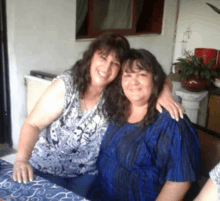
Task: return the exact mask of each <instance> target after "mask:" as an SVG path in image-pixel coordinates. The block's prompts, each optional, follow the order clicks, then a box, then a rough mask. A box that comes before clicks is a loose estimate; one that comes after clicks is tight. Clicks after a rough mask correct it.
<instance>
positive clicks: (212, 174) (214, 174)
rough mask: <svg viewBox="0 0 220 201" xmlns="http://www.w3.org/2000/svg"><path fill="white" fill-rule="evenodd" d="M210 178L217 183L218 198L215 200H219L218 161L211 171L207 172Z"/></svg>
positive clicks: (219, 172) (219, 177)
mask: <svg viewBox="0 0 220 201" xmlns="http://www.w3.org/2000/svg"><path fill="white" fill-rule="evenodd" d="M209 175H210V178H211V179H212V181H213V182H214V183H215V184H216V185H218V198H216V201H217V200H220V163H218V164H217V165H216V166H215V167H214V168H213V169H212V171H211V172H210V173H209Z"/></svg>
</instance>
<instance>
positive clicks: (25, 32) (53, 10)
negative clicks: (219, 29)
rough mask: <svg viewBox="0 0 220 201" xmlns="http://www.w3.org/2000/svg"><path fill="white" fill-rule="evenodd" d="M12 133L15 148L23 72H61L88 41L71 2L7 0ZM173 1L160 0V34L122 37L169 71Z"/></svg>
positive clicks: (20, 119) (23, 91) (22, 108)
mask: <svg viewBox="0 0 220 201" xmlns="http://www.w3.org/2000/svg"><path fill="white" fill-rule="evenodd" d="M6 3H7V22H8V47H9V71H10V88H11V111H12V114H11V115H12V136H13V144H14V147H15V148H17V145H18V137H19V130H20V128H21V126H22V123H23V121H24V119H25V117H26V88H25V84H24V75H27V74H29V72H30V70H41V71H44V72H48V73H53V74H60V73H61V72H63V71H64V70H66V69H68V68H69V67H70V66H71V65H72V64H73V63H74V62H75V61H76V60H77V59H79V58H80V56H81V53H82V52H83V51H84V50H85V48H86V47H87V45H88V44H89V42H90V41H91V40H79V41H76V40H75V15H76V11H75V10H76V0H19V1H18V0H6ZM176 8H177V3H176V1H174V0H165V11H164V19H163V21H164V25H163V33H162V35H142V36H135V37H134V36H130V37H127V38H128V39H129V42H130V44H131V47H135V48H146V49H148V50H150V51H151V52H152V53H154V54H155V55H156V57H157V58H158V60H159V61H160V62H161V64H162V65H163V67H164V70H165V72H166V73H167V74H168V73H169V72H170V69H171V63H172V58H173V55H172V53H173V45H174V32H175V31H174V30H175V19H176V10H177V9H176Z"/></svg>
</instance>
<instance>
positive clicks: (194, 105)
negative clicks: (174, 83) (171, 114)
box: [175, 88, 208, 124]
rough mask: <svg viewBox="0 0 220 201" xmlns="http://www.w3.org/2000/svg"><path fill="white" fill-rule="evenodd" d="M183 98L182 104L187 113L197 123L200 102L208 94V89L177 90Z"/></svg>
mask: <svg viewBox="0 0 220 201" xmlns="http://www.w3.org/2000/svg"><path fill="white" fill-rule="evenodd" d="M175 92H176V95H177V96H180V97H181V98H182V106H183V108H184V110H185V113H186V114H187V116H188V117H189V119H190V120H191V121H192V122H193V123H195V124H196V123H197V118H198V111H199V103H200V101H201V100H202V99H203V98H205V97H206V96H207V94H208V91H201V92H190V91H187V90H185V89H183V88H181V89H178V90H176V91H175Z"/></svg>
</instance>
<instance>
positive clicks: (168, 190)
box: [156, 181, 191, 201]
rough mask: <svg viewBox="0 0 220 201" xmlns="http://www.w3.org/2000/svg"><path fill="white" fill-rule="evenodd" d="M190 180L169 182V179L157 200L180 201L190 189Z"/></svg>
mask: <svg viewBox="0 0 220 201" xmlns="http://www.w3.org/2000/svg"><path fill="white" fill-rule="evenodd" d="M190 185H191V184H190V182H169V181H167V182H166V183H165V184H164V186H163V188H162V190H161V192H160V194H159V195H158V197H157V199H156V201H170V200H172V201H180V200H182V199H183V198H184V196H185V194H186V192H187V191H188V190H189V187H190Z"/></svg>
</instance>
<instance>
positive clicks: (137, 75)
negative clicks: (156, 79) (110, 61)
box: [121, 60, 153, 106]
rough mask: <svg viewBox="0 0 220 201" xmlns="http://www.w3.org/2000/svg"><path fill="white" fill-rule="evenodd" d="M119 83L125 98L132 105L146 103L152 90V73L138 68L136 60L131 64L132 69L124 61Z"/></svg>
mask: <svg viewBox="0 0 220 201" xmlns="http://www.w3.org/2000/svg"><path fill="white" fill-rule="evenodd" d="M121 85H122V89H123V92H124V94H125V96H126V97H127V99H128V100H129V101H130V102H131V104H134V105H139V106H143V105H147V104H148V100H149V99H150V97H151V94H152V92H153V75H152V73H150V72H148V71H146V70H144V69H143V68H140V64H139V62H138V61H137V60H136V61H134V62H133V64H132V70H130V69H129V64H128V62H126V63H125V64H124V66H123V70H122V80H121Z"/></svg>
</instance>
